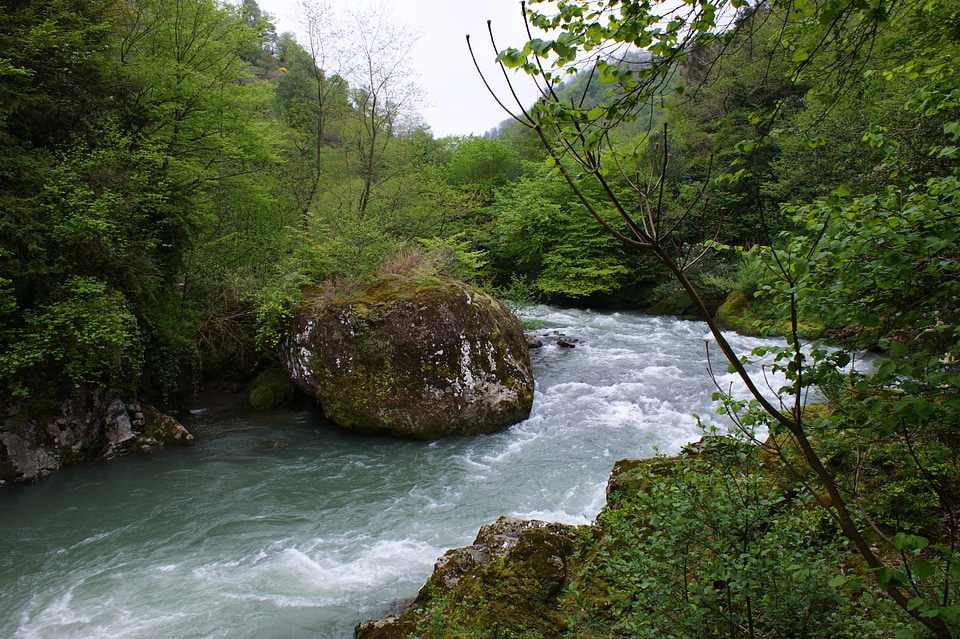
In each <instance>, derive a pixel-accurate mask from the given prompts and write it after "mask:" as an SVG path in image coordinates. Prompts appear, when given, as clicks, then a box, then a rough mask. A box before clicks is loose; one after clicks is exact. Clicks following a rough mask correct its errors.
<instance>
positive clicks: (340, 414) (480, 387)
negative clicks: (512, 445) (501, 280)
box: [281, 275, 533, 439]
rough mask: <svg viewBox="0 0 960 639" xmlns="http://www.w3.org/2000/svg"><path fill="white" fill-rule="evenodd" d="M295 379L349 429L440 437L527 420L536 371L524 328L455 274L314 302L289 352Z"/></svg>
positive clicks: (382, 284)
mask: <svg viewBox="0 0 960 639" xmlns="http://www.w3.org/2000/svg"><path fill="white" fill-rule="evenodd" d="M281 358H282V359H283V361H284V364H285V366H286V368H287V371H288V372H289V373H290V377H291V378H292V379H293V381H294V382H295V383H296V384H297V385H298V386H299V387H300V388H301V389H302V390H304V391H305V392H306V393H308V394H309V395H311V396H313V397H315V398H316V399H317V400H319V402H320V403H321V405H322V406H323V409H324V412H325V413H326V415H327V417H328V418H329V419H331V420H332V421H334V422H335V423H337V424H338V425H340V426H341V427H343V428H345V429H348V430H351V431H355V432H360V433H365V434H371V435H392V436H396V437H405V438H414V439H437V438H440V437H446V436H451V435H475V434H481V433H492V432H496V431H499V430H503V429H504V428H506V427H508V426H510V425H511V424H515V423H517V422H519V421H522V420H524V419H526V418H527V417H528V416H529V414H530V407H531V405H532V403H533V373H532V371H531V369H530V357H529V353H528V352H527V345H526V342H525V340H524V335H523V329H522V327H521V326H520V322H519V321H518V320H517V318H516V317H514V316H513V315H512V314H511V313H510V311H509V310H507V308H506V307H505V306H504V305H503V304H501V303H500V302H499V301H498V300H496V299H495V298H493V297H491V296H489V295H487V294H485V293H481V292H480V291H477V290H476V289H474V288H472V287H470V286H468V285H467V284H464V283H462V282H458V281H456V280H453V279H450V278H446V277H434V278H430V279H429V280H428V281H422V280H415V279H412V278H409V277H405V276H400V275H387V276H383V277H381V278H380V279H378V280H376V281H375V282H372V283H370V284H368V285H367V286H365V287H362V288H359V289H357V290H354V291H351V292H348V293H341V294H335V295H327V296H324V295H322V294H320V293H318V294H316V295H313V296H307V298H306V299H305V301H304V303H303V304H302V305H301V307H300V308H299V310H298V311H297V313H296V316H295V320H294V327H293V330H292V332H291V334H290V336H289V337H288V338H287V339H286V340H285V342H284V344H282V347H281Z"/></svg>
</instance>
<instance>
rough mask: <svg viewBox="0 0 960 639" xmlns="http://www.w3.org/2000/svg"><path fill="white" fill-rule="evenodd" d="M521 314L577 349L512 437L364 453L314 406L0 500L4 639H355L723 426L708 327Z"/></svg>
mask: <svg viewBox="0 0 960 639" xmlns="http://www.w3.org/2000/svg"><path fill="white" fill-rule="evenodd" d="M525 315H526V317H527V318H528V319H535V320H539V321H540V322H542V325H543V329H541V330H540V331H538V332H540V333H545V332H550V331H554V330H556V331H559V332H561V333H563V334H564V335H565V336H566V339H567V341H571V342H575V344H576V347H575V348H572V349H567V348H560V347H558V346H557V345H556V344H555V343H552V342H550V341H547V342H546V344H545V346H544V348H542V349H539V350H537V351H534V352H533V354H532V359H533V366H534V375H535V377H536V383H537V389H536V394H535V399H534V407H533V414H532V415H531V417H530V419H528V420H527V421H525V422H523V423H521V424H518V425H516V426H514V427H512V428H510V429H508V430H507V431H505V432H503V433H499V434H496V435H490V436H481V437H475V438H463V439H448V440H443V441H438V442H411V441H396V440H390V439H385V438H377V439H370V438H363V437H358V436H353V435H350V434H347V433H344V432H341V431H340V430H338V429H337V428H336V427H335V426H332V425H330V424H328V423H326V422H324V420H323V417H322V413H321V412H320V411H319V410H318V409H315V408H312V407H300V408H298V409H289V410H285V411H273V412H268V413H254V412H252V411H249V410H244V409H220V410H210V411H207V412H206V413H203V414H201V415H198V416H196V417H192V418H189V419H188V420H187V421H185V425H186V426H187V428H188V429H189V430H190V431H191V432H193V433H194V434H195V435H196V437H197V442H198V443H197V445H196V446H195V447H194V448H192V449H188V450H166V451H163V452H162V453H160V454H158V455H155V456H150V457H127V458H123V459H119V460H115V461H112V462H110V463H106V464H100V465H95V466H81V467H73V468H68V469H65V470H63V471H60V472H59V473H57V474H55V475H53V476H51V477H49V478H47V479H46V480H44V481H41V482H38V483H36V484H33V485H26V486H7V487H4V488H2V489H0V637H5V638H6V637H9V638H17V639H26V638H34V637H42V638H45V639H71V638H84V639H90V638H93V637H104V638H111V639H116V638H123V637H136V638H138V639H141V638H142V639H146V638H150V639H152V638H156V639H182V638H187V637H229V638H230V639H234V638H240V637H250V638H257V639H268V638H277V639H279V638H283V639H292V638H298V637H311V638H328V637H329V638H346V637H352V636H353V626H354V624H355V623H356V622H357V621H359V620H361V619H365V618H369V617H372V616H376V615H377V614H379V613H381V612H383V611H384V610H385V609H386V608H387V607H389V605H390V604H391V602H394V601H396V600H399V599H403V598H407V597H411V596H413V595H415V594H416V592H417V590H418V588H419V587H420V586H421V585H422V583H423V582H424V580H425V579H426V577H427V576H428V575H429V574H430V572H431V570H432V567H433V563H434V562H435V561H436V559H437V558H438V557H439V556H440V555H442V554H443V553H444V552H445V551H446V550H447V549H449V548H451V547H455V546H462V545H465V544H469V543H471V542H472V540H473V537H474V536H475V534H476V532H477V530H478V529H479V528H480V527H481V526H482V525H484V524H487V523H490V522H492V521H494V520H495V519H496V518H497V517H498V516H500V515H513V516H516V517H521V518H539V519H546V520H552V521H562V522H567V523H585V522H587V521H589V520H590V519H592V518H593V517H594V515H596V513H597V512H598V511H599V509H600V508H601V507H602V505H603V499H604V487H605V483H606V480H607V477H608V475H609V473H610V469H611V467H612V466H613V463H614V462H615V461H616V460H617V459H621V458H625V457H644V456H650V455H651V454H653V453H654V449H655V447H656V448H657V449H659V450H660V451H661V452H666V453H671V452H675V451H677V450H678V449H679V447H680V446H681V445H682V444H684V443H686V442H689V441H691V440H695V439H697V438H698V437H699V436H700V433H699V431H698V430H697V427H696V423H695V420H694V418H693V417H692V416H691V414H692V413H698V414H700V415H701V416H703V417H705V418H706V417H710V418H714V419H715V420H717V421H718V423H721V424H723V421H722V419H720V418H718V417H716V416H715V415H714V406H713V404H712V402H711V400H710V395H711V393H712V391H713V390H714V387H713V384H712V382H711V381H710V379H709V378H708V376H707V375H706V372H705V367H706V356H705V349H704V337H705V335H706V330H707V329H706V325H705V324H702V323H698V322H684V321H679V320H674V319H672V318H666V317H648V316H643V315H635V314H628V313H594V312H590V311H576V310H560V309H555V308H550V307H538V308H535V309H531V310H530V311H528V312H527V313H526V314H525ZM733 341H734V345H735V346H736V347H737V348H738V349H739V350H740V351H741V352H745V351H747V350H749V349H750V348H751V347H752V346H754V345H756V344H758V343H759V340H754V339H749V338H740V337H734V338H733ZM714 350H716V349H714ZM717 368H718V369H719V370H725V366H723V365H720V366H717ZM724 380H726V381H725V382H724V383H726V382H729V381H730V378H729V377H725V378H724ZM721 381H723V380H721Z"/></svg>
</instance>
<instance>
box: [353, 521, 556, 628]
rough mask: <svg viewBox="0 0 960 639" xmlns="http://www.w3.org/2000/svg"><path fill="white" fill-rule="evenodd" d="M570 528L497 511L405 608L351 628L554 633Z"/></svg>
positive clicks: (444, 559) (445, 560)
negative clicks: (496, 518)
mask: <svg viewBox="0 0 960 639" xmlns="http://www.w3.org/2000/svg"><path fill="white" fill-rule="evenodd" d="M573 534H574V528H573V527H572V526H565V525H563V524H555V523H546V522H542V521H537V520H528V521H520V520H517V519H513V518H510V517H501V518H500V519H498V520H497V521H496V522H495V523H493V524H490V525H488V526H484V527H483V528H481V529H480V532H479V534H478V535H477V538H476V540H475V541H474V542H473V545H471V546H467V547H465V548H455V549H453V550H450V551H448V552H447V553H446V554H445V555H444V556H443V557H442V558H441V559H440V561H439V562H437V566H436V569H435V570H434V572H433V574H432V575H431V577H430V579H429V580H428V581H427V583H426V584H425V585H424V587H423V588H421V590H420V593H419V594H418V595H417V598H416V599H415V600H414V601H413V602H412V604H411V605H410V606H409V607H408V608H407V609H406V610H405V611H403V612H402V613H400V614H399V615H395V616H392V617H387V618H384V619H380V620H376V621H371V622H366V623H361V624H359V625H358V626H357V628H356V633H355V636H356V637H357V639H394V638H399V637H407V636H419V635H420V633H421V632H423V633H425V636H430V637H435V636H444V637H456V636H465V637H467V636H471V637H472V636H481V635H482V636H490V637H499V636H503V637H507V636H509V637H531V638H533V637H537V638H540V639H549V638H551V637H558V636H559V635H560V634H561V633H562V631H563V629H564V628H565V626H566V623H565V620H564V618H563V616H562V615H561V614H559V612H558V607H557V605H556V599H557V597H558V596H559V595H560V593H561V591H562V589H563V588H564V586H565V585H566V583H567V557H568V555H569V553H570V551H571V548H572V544H571V538H572V536H573ZM478 632H479V633H480V634H479V635H478Z"/></svg>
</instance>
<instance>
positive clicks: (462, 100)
mask: <svg viewBox="0 0 960 639" xmlns="http://www.w3.org/2000/svg"><path fill="white" fill-rule="evenodd" d="M326 1H327V3H328V4H329V5H331V6H333V7H335V8H348V9H358V8H361V7H371V8H372V7H379V6H381V2H379V1H378V2H375V3H371V2H369V1H367V2H365V1H363V0H326ZM257 4H258V5H259V6H260V9H261V10H262V11H263V12H264V13H269V14H270V15H272V16H273V18H274V24H276V26H277V31H278V32H279V33H282V32H284V31H292V32H294V33H295V34H296V33H297V32H298V30H299V29H300V25H299V22H298V18H297V9H296V7H297V5H298V0H257ZM382 4H383V6H385V7H387V8H388V10H390V12H391V13H392V15H393V16H394V19H395V20H397V21H398V22H400V23H403V24H406V25H407V26H409V27H411V28H412V29H414V30H417V31H419V32H420V33H421V37H420V40H419V42H418V44H417V46H416V48H415V49H414V53H413V56H412V59H411V65H412V66H413V67H414V68H415V69H416V70H417V72H418V73H419V83H420V85H421V86H422V87H423V88H424V92H425V95H424V102H425V105H424V106H423V107H422V108H421V109H420V113H421V115H422V116H423V118H424V119H425V120H426V122H427V124H429V125H430V128H431V130H432V131H433V134H434V136H436V137H443V136H446V135H469V134H475V135H482V134H483V133H485V132H486V131H488V130H490V129H492V128H494V127H495V126H497V125H498V124H499V123H500V122H501V121H503V120H504V119H505V118H507V117H508V116H507V114H506V113H504V111H503V110H502V109H501V108H500V107H499V106H497V104H496V102H495V101H494V100H493V98H492V97H490V95H489V94H488V93H487V91H486V89H485V88H484V86H483V83H482V82H481V80H480V78H479V76H478V75H477V72H476V70H475V69H474V67H473V63H472V62H471V60H470V55H469V52H468V51H467V46H466V41H465V36H466V35H467V34H470V36H471V41H472V42H473V46H474V51H476V52H477V53H478V57H479V56H480V55H483V56H485V57H486V61H487V64H488V67H487V70H489V71H490V75H491V77H494V78H495V77H497V75H498V74H499V71H497V70H496V69H495V67H493V66H492V65H491V64H490V61H492V59H493V58H494V57H495V56H494V54H493V53H492V51H493V49H492V48H491V47H490V44H489V38H488V34H487V20H492V21H493V28H494V35H495V36H496V38H497V45H498V46H499V47H500V48H501V49H503V48H506V47H507V46H515V47H517V48H519V47H520V46H521V45H522V44H523V43H524V42H526V40H527V37H526V33H525V31H524V26H523V19H522V18H521V15H520V2H519V0H385V2H383V3H382ZM298 40H299V41H300V42H301V43H303V42H304V38H302V37H298ZM500 77H501V78H502V76H500ZM498 86H500V85H498ZM517 86H518V87H521V88H522V90H523V91H524V93H523V94H522V98H523V100H524V101H525V102H526V103H529V102H531V101H532V100H533V98H534V95H535V91H534V89H533V87H532V85H531V84H530V83H529V80H527V79H525V78H519V82H518V83H517Z"/></svg>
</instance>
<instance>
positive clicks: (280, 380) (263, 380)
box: [247, 368, 293, 410]
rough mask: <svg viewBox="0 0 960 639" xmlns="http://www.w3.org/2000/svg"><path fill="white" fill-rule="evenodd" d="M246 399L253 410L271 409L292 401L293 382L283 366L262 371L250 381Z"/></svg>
mask: <svg viewBox="0 0 960 639" xmlns="http://www.w3.org/2000/svg"><path fill="white" fill-rule="evenodd" d="M247 393H248V394H247V401H248V402H249V403H250V406H251V407H252V408H253V409H254V410H271V409H273V408H280V407H281V406H286V405H287V404H289V403H290V402H291V401H293V383H292V382H291V381H290V375H289V374H287V371H286V370H284V369H283V368H271V369H268V370H265V371H263V372H262V373H260V374H259V375H257V377H256V378H255V379H254V380H253V381H252V382H250V387H249V388H248V389H247Z"/></svg>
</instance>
